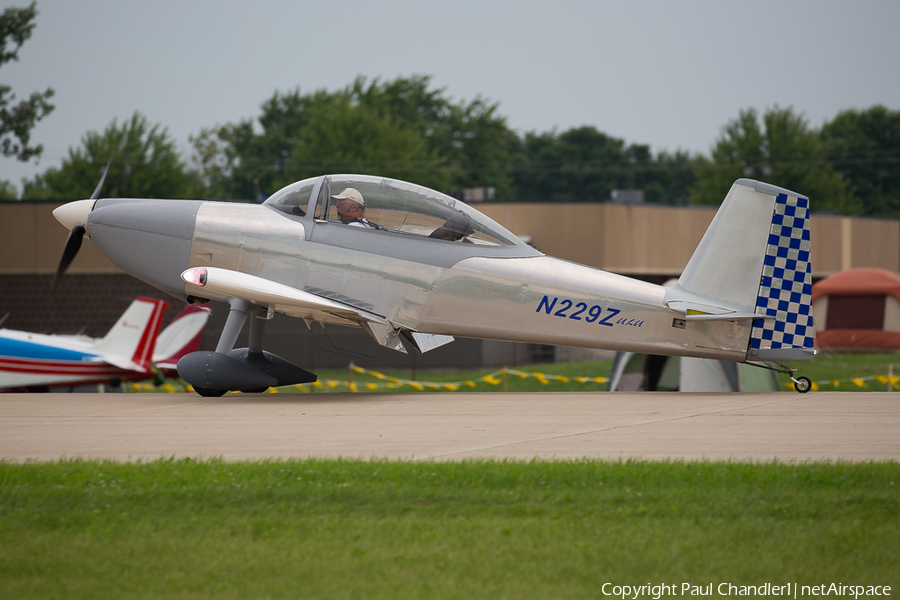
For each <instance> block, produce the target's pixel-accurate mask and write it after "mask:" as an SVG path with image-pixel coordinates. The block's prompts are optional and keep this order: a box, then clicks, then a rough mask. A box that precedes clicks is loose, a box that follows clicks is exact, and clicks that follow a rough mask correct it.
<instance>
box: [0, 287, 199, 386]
mask: <svg viewBox="0 0 900 600" xmlns="http://www.w3.org/2000/svg"><path fill="white" fill-rule="evenodd" d="M168 306H169V303H168V302H166V301H165V300H159V299H157V298H145V297H140V298H137V299H135V300H134V302H132V303H131V306H129V307H128V309H127V310H126V311H125V312H124V313H122V316H121V317H119V320H118V321H117V322H116V324H115V325H113V327H112V329H110V330H109V332H108V333H107V334H106V336H104V337H103V338H91V337H87V336H83V335H44V334H39V333H30V332H27V331H15V330H10V329H0V390H21V389H36V390H38V389H43V388H45V387H60V386H74V385H82V384H92V383H107V382H109V381H110V380H113V379H119V380H123V381H125V380H127V381H134V380H142V379H151V378H154V377H156V376H157V373H158V372H159V371H162V372H163V373H165V372H166V371H169V372H174V370H175V366H176V364H177V363H178V360H179V359H180V358H181V357H183V356H184V355H186V354H189V353H191V352H194V351H196V350H197V347H198V345H199V343H200V336H201V335H202V333H203V328H204V327H205V326H206V321H207V319H208V318H209V309H208V308H207V307H204V306H198V305H189V306H187V307H185V309H184V310H182V311H181V313H179V314H178V316H177V317H175V320H174V321H172V323H171V324H170V325H169V326H168V327H166V329H165V330H163V331H162V332H161V333H160V326H161V325H162V317H163V313H164V312H165V310H166V308H167V307H168Z"/></svg>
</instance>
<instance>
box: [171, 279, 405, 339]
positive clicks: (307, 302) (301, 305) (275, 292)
mask: <svg viewBox="0 0 900 600" xmlns="http://www.w3.org/2000/svg"><path fill="white" fill-rule="evenodd" d="M181 278H182V279H183V280H184V281H185V282H186V283H187V284H188V288H193V291H190V290H189V293H191V294H193V295H198V296H203V297H209V296H212V297H213V298H214V299H217V300H221V299H224V298H227V297H229V296H232V297H234V298H242V299H244V300H248V301H250V302H252V303H254V304H256V305H259V306H264V307H268V310H269V313H270V314H272V313H274V312H281V313H285V314H288V315H291V316H296V317H301V318H304V319H307V320H311V321H323V322H328V323H334V322H338V323H341V324H343V325H353V324H358V325H362V324H363V323H376V324H379V325H387V324H388V322H387V321H386V320H385V319H383V318H382V317H380V316H378V315H376V314H374V313H370V312H368V311H365V310H362V309H359V308H356V307H353V306H350V305H349V304H344V303H342V302H337V301H335V300H331V299H329V298H325V297H323V296H318V295H316V294H311V293H309V292H304V291H303V290H300V289H297V288H295V287H291V286H289V285H284V284H283V283H277V282H275V281H272V280H270V279H265V278H263V277H257V276H256V275H250V274H249V273H241V272H240V271H232V270H231V269H222V268H219V267H193V268H191V269H187V270H186V271H184V272H183V273H182V274H181Z"/></svg>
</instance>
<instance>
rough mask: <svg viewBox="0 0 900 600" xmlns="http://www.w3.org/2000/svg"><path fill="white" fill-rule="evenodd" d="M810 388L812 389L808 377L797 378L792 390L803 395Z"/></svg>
mask: <svg viewBox="0 0 900 600" xmlns="http://www.w3.org/2000/svg"><path fill="white" fill-rule="evenodd" d="M810 388H812V382H811V381H810V380H809V377H798V378H797V379H795V380H794V389H795V390H797V391H798V392H800V393H801V394H805V393H806V392H808V391H809V390H810Z"/></svg>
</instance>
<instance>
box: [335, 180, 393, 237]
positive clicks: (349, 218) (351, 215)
mask: <svg viewBox="0 0 900 600" xmlns="http://www.w3.org/2000/svg"><path fill="white" fill-rule="evenodd" d="M331 199H332V200H333V201H334V202H335V206H336V207H337V213H338V218H339V219H340V220H341V223H343V224H344V225H350V226H352V227H366V228H369V229H378V230H380V231H386V229H385V228H384V227H382V226H381V225H378V224H377V223H373V222H372V221H370V220H368V219H367V218H366V200H365V198H363V195H362V194H360V193H359V190H357V189H356V188H352V187H348V188H347V189H345V190H344V191H343V192H341V193H340V194H338V195H337V196H332V197H331Z"/></svg>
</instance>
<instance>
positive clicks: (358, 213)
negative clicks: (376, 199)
mask: <svg viewBox="0 0 900 600" xmlns="http://www.w3.org/2000/svg"><path fill="white" fill-rule="evenodd" d="M337 211H338V216H339V217H340V219H341V221H343V222H344V223H346V222H347V221H351V220H353V219H361V218H362V217H363V215H364V214H365V213H366V209H365V208H363V207H362V205H361V204H360V203H359V202H354V201H353V200H349V199H346V198H345V199H343V200H341V201H340V202H338V204H337Z"/></svg>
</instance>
